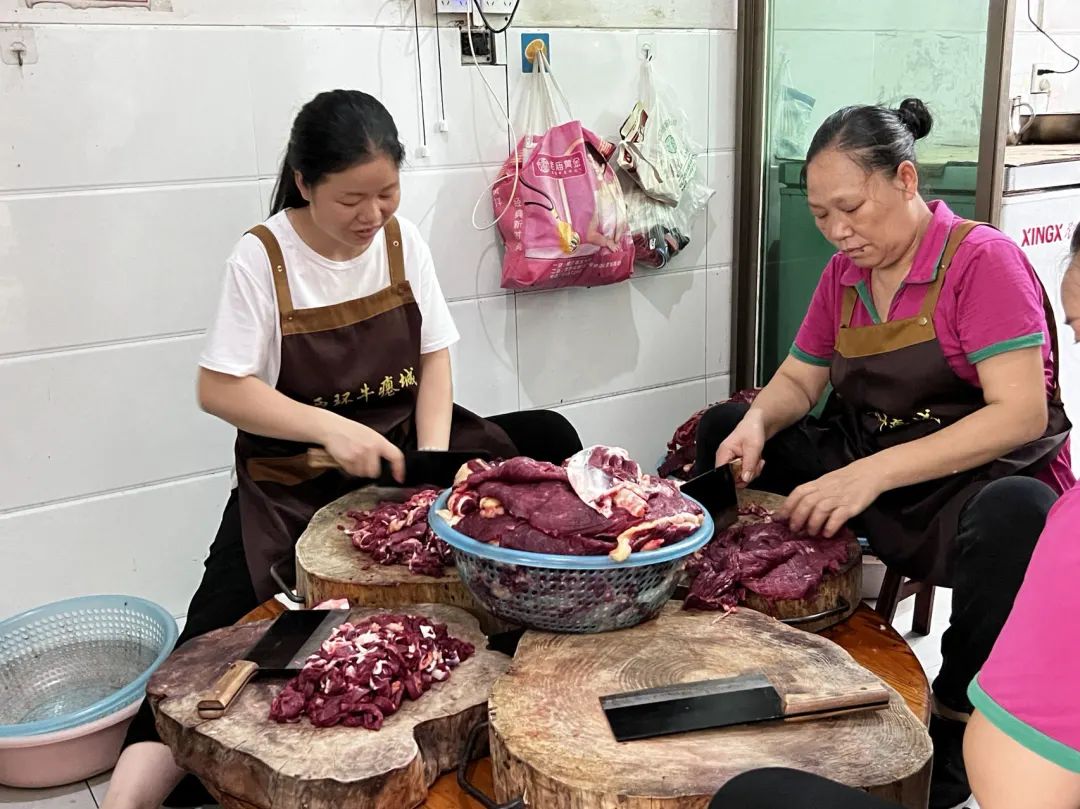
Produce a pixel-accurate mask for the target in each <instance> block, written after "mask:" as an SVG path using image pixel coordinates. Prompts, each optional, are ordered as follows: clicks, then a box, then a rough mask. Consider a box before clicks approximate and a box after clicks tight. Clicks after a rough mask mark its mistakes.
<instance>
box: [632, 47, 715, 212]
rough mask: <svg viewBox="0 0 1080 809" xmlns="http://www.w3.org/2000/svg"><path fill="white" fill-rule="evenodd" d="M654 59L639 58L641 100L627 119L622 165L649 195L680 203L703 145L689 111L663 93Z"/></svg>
mask: <svg viewBox="0 0 1080 809" xmlns="http://www.w3.org/2000/svg"><path fill="white" fill-rule="evenodd" d="M670 97H672V96H671V92H670V91H669V90H668V89H667V88H666V87H663V86H659V85H658V83H657V80H656V77H655V76H654V75H653V67H652V59H651V57H647V58H645V59H644V60H643V61H642V63H641V88H640V99H641V100H640V101H639V102H638V103H637V104H635V105H634V109H633V111H631V113H630V115H629V117H628V118H627V119H626V122H625V123H623V126H622V130H621V131H620V133H619V134H620V135H621V137H622V140H621V142H620V143H619V151H618V157H617V159H618V164H619V168H621V169H622V170H623V171H625V172H626V173H627V174H628V175H629V176H630V177H631V178H633V180H634V181H635V182H636V183H637V184H638V185H639V186H641V189H642V190H643V191H644V192H645V193H646V194H648V195H649V196H650V197H652V198H653V199H656V200H660V201H661V202H667V203H669V204H671V205H676V204H678V203H679V201H680V200H681V199H682V196H683V193H684V191H685V190H686V188H687V187H688V186H689V185H690V184H691V182H693V181H694V179H695V177H696V176H697V173H698V166H697V157H698V155H699V154H701V152H702V149H701V146H700V145H698V144H697V143H694V142H693V140H691V138H690V132H689V127H688V125H687V121H686V116H685V114H683V112H682V110H681V109H678V108H677V107H672V106H671V105H669V104H668V102H667V101H666V100H665V98H670Z"/></svg>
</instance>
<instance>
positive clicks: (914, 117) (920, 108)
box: [896, 98, 934, 140]
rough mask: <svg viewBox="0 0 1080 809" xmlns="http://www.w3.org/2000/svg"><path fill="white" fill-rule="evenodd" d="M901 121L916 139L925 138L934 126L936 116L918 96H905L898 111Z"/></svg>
mask: <svg viewBox="0 0 1080 809" xmlns="http://www.w3.org/2000/svg"><path fill="white" fill-rule="evenodd" d="M896 114H897V115H898V116H900V122H901V123H902V124H903V125H904V126H905V127H907V129H908V130H910V132H911V134H912V135H913V136H914V137H915V140H919V139H921V138H925V137H926V136H927V135H929V134H930V130H931V129H932V128H933V126H934V117H933V116H932V115H931V114H930V110H928V109H927V108H926V105H925V104H924V103H922V101H921V100H920V99H918V98H905V99H904V100H903V101H901V102H900V108H899V109H898V110H897V111H896Z"/></svg>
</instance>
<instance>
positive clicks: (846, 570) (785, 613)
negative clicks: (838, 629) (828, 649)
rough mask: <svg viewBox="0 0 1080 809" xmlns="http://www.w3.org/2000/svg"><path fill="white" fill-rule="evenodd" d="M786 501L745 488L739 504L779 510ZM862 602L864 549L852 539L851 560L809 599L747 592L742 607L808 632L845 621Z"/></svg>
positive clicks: (749, 519) (750, 519)
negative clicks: (774, 599) (770, 598)
mask: <svg viewBox="0 0 1080 809" xmlns="http://www.w3.org/2000/svg"><path fill="white" fill-rule="evenodd" d="M785 499H786V498H784V497H782V496H781V495H778V494H771V493H770V492H760V491H755V490H752V489H742V490H740V492H739V505H740V506H746V505H750V504H753V505H757V506H761V507H762V508H767V509H769V511H776V510H777V509H779V508H780V506H781V505H783V503H784V500H785ZM740 521H741V522H755V521H757V518H755V517H742V518H740ZM860 601H862V548H861V547H859V541H858V540H857V539H856V538H855V537H852V538H851V542H850V543H848V561H847V563H846V564H844V565H843V566H842V567H841V568H840V569H839V570H835V571H832V572H830V573H826V574H825V575H824V576H823V577H822V579H821V584H820V586H819V587H818V589H817V592H815V593H814V594H813V595H812V596H810V597H808V598H791V599H780V600H777V601H771V600H769V599H766V598H762V597H761V596H759V595H758V594H757V593H751V592H749V591H747V593H746V596H745V597H744V598H743V600H742V602H741V603H742V604H743V605H745V606H747V607H749V608H750V609H752V610H757V611H758V612H763V613H765V614H766V615H771V616H772V617H773V618H778V619H781V620H787V621H788V622H789V623H790V624H791V625H792V626H797V627H798V628H799V629H802V630H804V631H806V632H820V631H821V630H823V629H827V628H828V627H830V626H834V625H836V624H838V623H840V622H841V621H846V620H847V619H848V618H849V617H850V616H851V614H852V613H853V612H855V609H856V607H858V606H859V602H860ZM815 615H820V616H821V617H820V618H818V619H816V620H807V618H808V617H810V616H815Z"/></svg>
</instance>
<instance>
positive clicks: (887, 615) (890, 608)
mask: <svg viewBox="0 0 1080 809" xmlns="http://www.w3.org/2000/svg"><path fill="white" fill-rule="evenodd" d="M903 583H904V577H903V576H902V575H900V574H899V573H896V572H894V571H892V570H889V569H887V568H886V570H885V578H883V579H882V580H881V590H880V591H879V592H878V597H877V604H876V605H875V607H874V609H875V610H877V614H878V615H880V616H881V617H882V618H884V619H885V623H887V624H891V623H892V620H893V618H894V617H895V615H896V604H897V601H899V597H900V585H902V584H903Z"/></svg>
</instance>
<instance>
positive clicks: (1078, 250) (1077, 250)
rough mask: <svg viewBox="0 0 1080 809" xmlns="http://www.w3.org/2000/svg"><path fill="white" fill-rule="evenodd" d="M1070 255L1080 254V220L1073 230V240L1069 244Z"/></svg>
mask: <svg viewBox="0 0 1080 809" xmlns="http://www.w3.org/2000/svg"><path fill="white" fill-rule="evenodd" d="M1069 255H1070V256H1072V257H1073V258H1075V257H1076V256H1077V255H1080V222H1077V223H1076V230H1074V231H1073V235H1072V242H1071V243H1070V244H1069Z"/></svg>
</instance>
